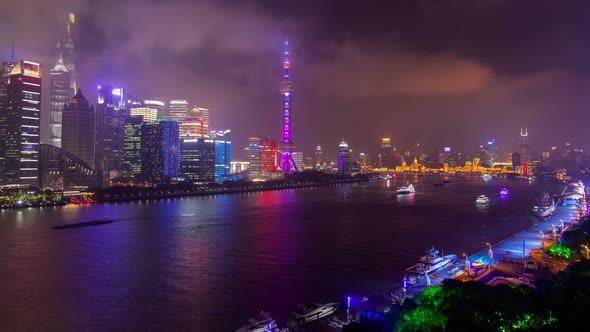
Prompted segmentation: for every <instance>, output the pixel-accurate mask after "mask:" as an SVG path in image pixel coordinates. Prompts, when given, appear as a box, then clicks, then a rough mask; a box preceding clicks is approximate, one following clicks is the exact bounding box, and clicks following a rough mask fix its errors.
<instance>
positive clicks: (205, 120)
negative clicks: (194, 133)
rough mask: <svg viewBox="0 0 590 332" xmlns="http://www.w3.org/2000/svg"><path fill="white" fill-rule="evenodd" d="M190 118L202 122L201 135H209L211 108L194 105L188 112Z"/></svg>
mask: <svg viewBox="0 0 590 332" xmlns="http://www.w3.org/2000/svg"><path fill="white" fill-rule="evenodd" d="M188 118H189V119H193V120H197V121H199V122H200V125H201V129H200V131H201V133H200V136H199V137H209V130H210V129H209V128H210V126H209V109H207V108H203V107H199V106H196V105H195V106H193V108H192V109H191V110H190V111H189V113H188Z"/></svg>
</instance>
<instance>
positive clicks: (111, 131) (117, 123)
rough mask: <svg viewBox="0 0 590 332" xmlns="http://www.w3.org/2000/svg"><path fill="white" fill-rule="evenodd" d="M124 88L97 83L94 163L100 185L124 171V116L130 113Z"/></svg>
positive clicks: (107, 182) (105, 184)
mask: <svg viewBox="0 0 590 332" xmlns="http://www.w3.org/2000/svg"><path fill="white" fill-rule="evenodd" d="M126 97H127V93H126V91H125V89H121V88H113V87H111V86H100V85H99V86H98V105H97V107H96V152H95V163H94V167H95V169H96V170H97V172H98V173H99V176H100V177H101V184H100V185H101V187H107V186H108V185H109V181H110V180H111V179H113V178H114V177H117V176H119V175H121V174H122V172H123V157H124V150H125V149H124V147H125V119H126V118H127V117H128V116H129V110H128V109H127V98H126Z"/></svg>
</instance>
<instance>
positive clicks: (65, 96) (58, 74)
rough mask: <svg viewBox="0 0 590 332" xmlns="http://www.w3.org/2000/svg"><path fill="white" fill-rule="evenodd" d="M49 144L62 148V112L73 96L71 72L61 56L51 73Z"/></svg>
mask: <svg viewBox="0 0 590 332" xmlns="http://www.w3.org/2000/svg"><path fill="white" fill-rule="evenodd" d="M49 84H50V87H49V91H50V93H49V144H51V145H53V146H57V147H58V148H60V147H61V144H62V124H63V119H62V116H63V115H62V112H63V109H64V105H65V104H66V103H67V102H68V100H69V99H70V98H72V97H73V94H72V95H71V94H70V93H71V88H70V72H69V71H68V68H67V67H66V66H65V64H64V62H63V59H62V56H61V54H60V55H59V59H58V61H57V64H56V65H55V67H53V68H52V69H51V71H50V72H49Z"/></svg>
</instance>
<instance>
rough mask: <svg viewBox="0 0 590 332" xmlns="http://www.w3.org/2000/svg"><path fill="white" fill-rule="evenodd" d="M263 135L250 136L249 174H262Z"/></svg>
mask: <svg viewBox="0 0 590 332" xmlns="http://www.w3.org/2000/svg"><path fill="white" fill-rule="evenodd" d="M262 139H263V137H260V136H255V137H250V139H249V140H248V159H247V160H248V162H249V163H250V164H249V168H248V172H249V176H250V177H256V176H260V175H261V174H262V168H261V164H260V144H261V142H262Z"/></svg>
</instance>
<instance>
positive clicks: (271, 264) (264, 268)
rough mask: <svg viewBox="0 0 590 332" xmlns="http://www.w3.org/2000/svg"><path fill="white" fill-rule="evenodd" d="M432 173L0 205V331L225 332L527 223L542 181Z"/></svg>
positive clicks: (394, 280)
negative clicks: (120, 199) (482, 199)
mask: <svg viewBox="0 0 590 332" xmlns="http://www.w3.org/2000/svg"><path fill="white" fill-rule="evenodd" d="M441 180H442V178H440V177H429V176H400V175H398V176H397V177H396V178H394V179H392V180H389V181H386V180H379V181H375V182H369V183H355V184H342V185H334V186H325V187H313V188H304V189H292V190H279V191H265V192H256V193H242V194H227V195H217V196H213V195H212V196H198V197H185V198H174V199H162V200H147V201H137V202H126V203H110V204H92V205H67V206H64V207H51V208H27V209H12V210H2V211H0V248H1V249H0V331H60V332H65V331H76V332H81V331H88V332H94V331H101V332H103V331H235V330H236V329H237V328H239V327H240V326H241V325H243V323H244V322H245V321H246V320H247V319H248V318H249V317H251V316H254V315H256V314H257V313H258V312H259V311H260V310H265V311H268V312H270V313H271V315H272V316H273V317H274V318H275V319H276V320H277V322H278V323H279V326H280V327H284V325H285V323H286V321H287V320H288V319H289V318H291V312H292V310H293V309H294V308H295V307H296V305H297V304H298V303H302V302H324V301H344V300H345V297H346V296H364V295H367V294H373V293H376V292H378V291H379V290H386V289H389V288H393V287H396V286H397V285H399V284H400V282H401V278H402V276H403V273H404V270H405V268H406V267H408V266H410V265H413V264H414V263H415V262H416V260H417V259H418V258H419V256H421V255H423V254H424V253H425V250H426V249H428V248H429V247H431V246H434V247H435V248H437V249H439V250H441V251H443V252H444V254H450V253H455V254H457V255H458V256H461V254H462V253H472V252H475V251H478V250H480V249H482V248H484V247H485V243H486V242H492V243H493V242H498V241H500V240H502V239H504V238H507V237H508V236H510V235H512V234H514V233H516V232H518V231H520V230H522V229H525V228H527V227H529V226H532V225H533V224H535V223H536V222H537V221H538V220H537V219H536V218H535V217H533V216H532V215H531V214H530V212H531V208H532V206H533V204H534V201H535V199H536V198H537V197H538V196H539V195H540V193H541V192H542V191H543V189H544V188H545V184H543V183H539V182H532V183H529V182H527V181H523V180H517V179H513V180H508V179H492V180H488V181H485V180H484V179H482V178H481V177H449V178H448V180H449V182H448V183H446V184H445V185H444V186H433V184H434V183H436V182H440V181H441ZM406 181H410V182H411V183H413V184H414V186H415V187H416V193H415V194H414V195H404V196H397V195H396V193H395V189H396V187H398V186H399V185H401V184H403V183H405V182H406ZM502 187H507V188H509V189H510V191H511V194H510V196H509V197H507V198H505V199H502V198H500V196H499V191H500V189H501V188H502ZM343 193H346V196H345V195H344V194H343ZM480 194H486V195H488V196H489V197H490V198H491V202H490V204H489V205H488V206H484V207H479V206H476V204H475V198H476V196H478V195H480ZM99 218H111V219H113V220H114V222H113V223H110V224H105V225H99V226H90V227H81V228H72V229H60V230H56V229H52V227H53V226H56V225H61V224H66V223H75V222H83V221H90V220H94V219H99Z"/></svg>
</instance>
